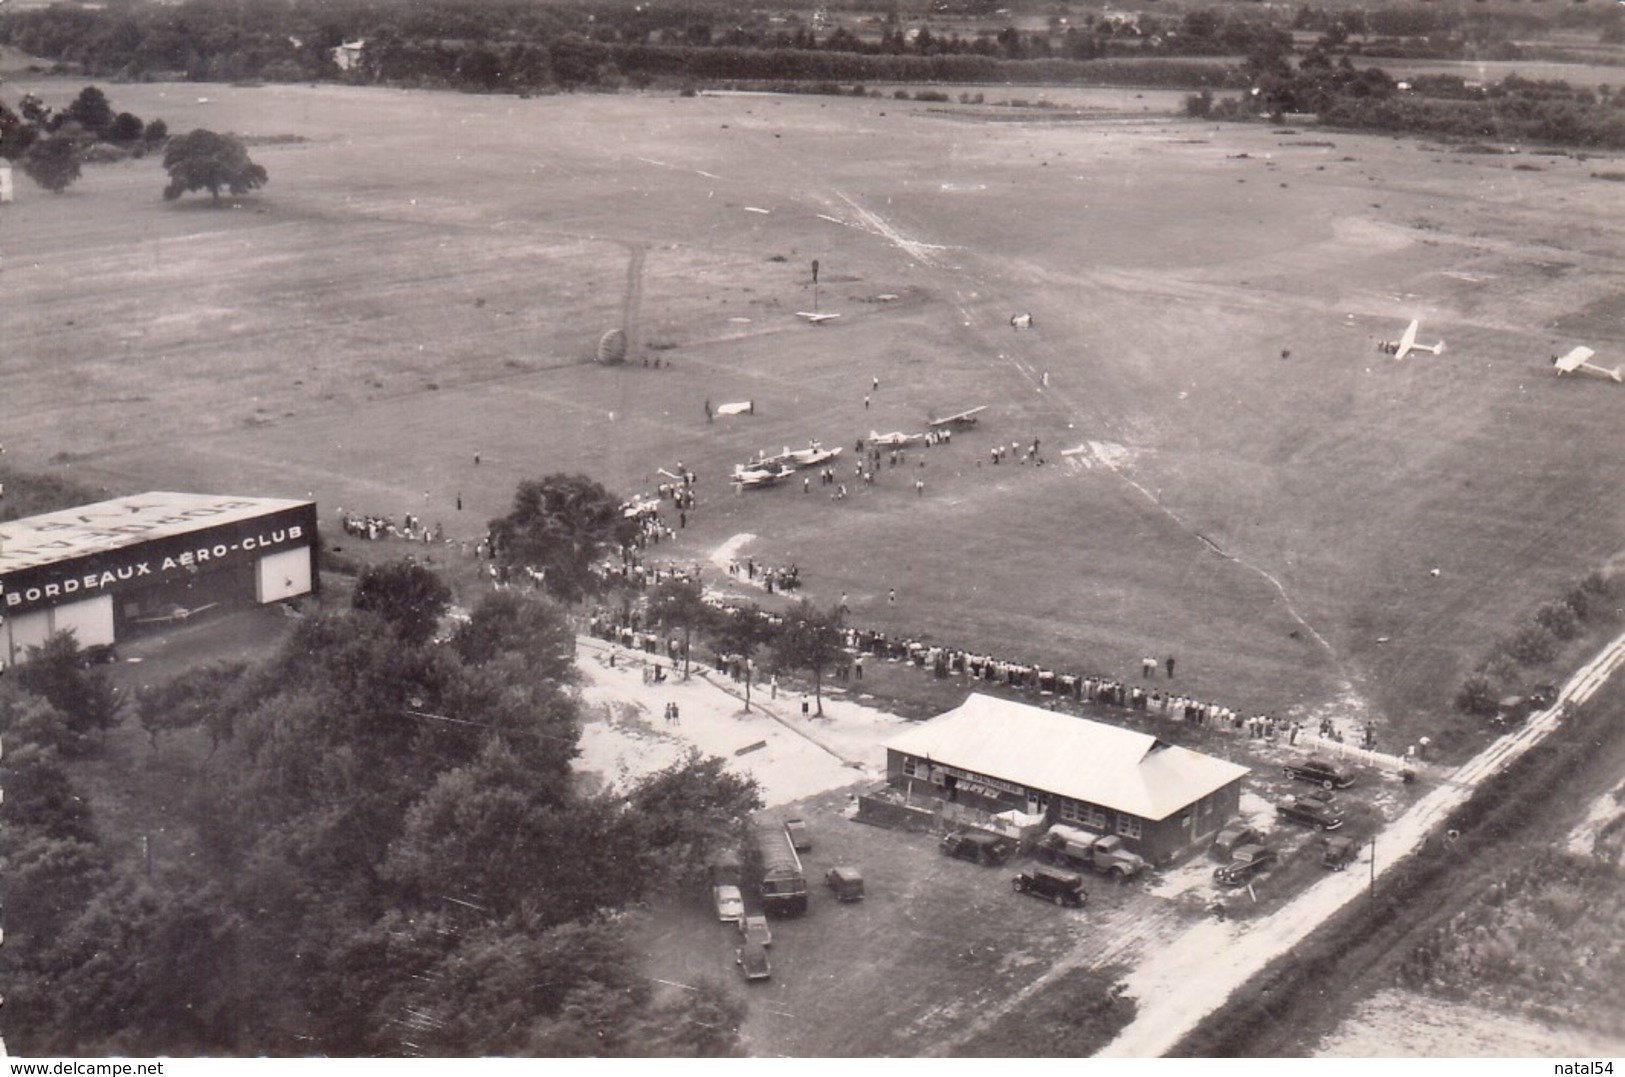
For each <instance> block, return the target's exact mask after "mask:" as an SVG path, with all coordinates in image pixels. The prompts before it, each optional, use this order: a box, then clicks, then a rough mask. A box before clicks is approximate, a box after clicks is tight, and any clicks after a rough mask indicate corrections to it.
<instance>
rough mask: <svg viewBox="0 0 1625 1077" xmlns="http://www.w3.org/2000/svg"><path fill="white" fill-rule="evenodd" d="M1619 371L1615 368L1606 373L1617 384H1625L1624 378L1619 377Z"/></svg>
mask: <svg viewBox="0 0 1625 1077" xmlns="http://www.w3.org/2000/svg"><path fill="white" fill-rule="evenodd" d="M1620 370H1621V368H1620V367H1617V366H1616V367H1615V368H1614V369H1612V370H1610V371H1608V376H1609V377H1610V378H1613V379H1614V380H1615V381H1617V382H1622V383H1625V377H1622V376H1621V375H1620Z"/></svg>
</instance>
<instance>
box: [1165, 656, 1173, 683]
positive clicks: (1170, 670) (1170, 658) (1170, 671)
mask: <svg viewBox="0 0 1625 1077" xmlns="http://www.w3.org/2000/svg"><path fill="white" fill-rule="evenodd" d="M1164 664H1165V665H1166V666H1167V667H1168V679H1169V680H1173V679H1174V656H1173V655H1169V656H1168V661H1167V662H1166V663H1164Z"/></svg>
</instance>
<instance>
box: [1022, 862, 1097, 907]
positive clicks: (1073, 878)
mask: <svg viewBox="0 0 1625 1077" xmlns="http://www.w3.org/2000/svg"><path fill="white" fill-rule="evenodd" d="M1010 888H1011V889H1012V890H1014V891H1015V892H1016V893H1018V894H1031V895H1032V896H1033V897H1039V898H1044V899H1045V900H1047V901H1053V902H1055V904H1057V905H1068V906H1071V907H1072V908H1074V909H1081V908H1083V906H1084V905H1085V904H1087V903H1088V901H1089V892H1088V891H1087V890H1085V889H1084V888H1083V876H1082V875H1078V874H1076V873H1074V872H1070V871H1056V870H1055V869H1054V868H1046V867H1035V868H1033V869H1032V870H1031V871H1024V872H1022V873H1021V874H1020V875H1017V876H1016V877H1015V878H1014V879H1011V880H1010Z"/></svg>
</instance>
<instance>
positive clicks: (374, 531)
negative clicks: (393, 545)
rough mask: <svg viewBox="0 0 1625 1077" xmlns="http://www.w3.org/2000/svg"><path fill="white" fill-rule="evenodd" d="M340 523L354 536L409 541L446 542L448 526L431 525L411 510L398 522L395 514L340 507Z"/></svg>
mask: <svg viewBox="0 0 1625 1077" xmlns="http://www.w3.org/2000/svg"><path fill="white" fill-rule="evenodd" d="M338 512H339V523H340V525H341V526H342V527H343V528H344V533H345V534H346V535H349V536H351V537H352V538H363V539H367V540H368V541H371V542H376V541H377V540H379V539H384V538H398V539H405V540H407V541H408V542H444V541H445V540H446V527H445V525H444V524H438V523H437V524H435V525H434V527H432V528H431V527H430V526H429V525H428V524H427V523H425V522H424V521H422V520H421V519H419V518H418V517H416V516H414V515H412V514H411V513H410V512H409V513H407V514H406V515H404V516H403V517H401V522H400V523H398V524H397V523H396V522H395V518H394V517H393V516H373V515H368V514H366V513H354V512H347V511H345V510H344V509H342V508H341V509H339V510H338Z"/></svg>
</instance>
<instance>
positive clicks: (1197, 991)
mask: <svg viewBox="0 0 1625 1077" xmlns="http://www.w3.org/2000/svg"><path fill="white" fill-rule="evenodd" d="M1622 663H1625V636H1620V637H1618V638H1616V639H1615V640H1614V641H1613V642H1612V643H1610V644H1609V645H1608V646H1607V647H1606V648H1604V649H1603V651H1602V652H1601V653H1600V654H1598V655H1597V656H1596V657H1595V658H1594V659H1592V660H1591V661H1590V662H1589V663H1587V664H1586V665H1585V666H1584V667H1583V668H1582V669H1581V670H1580V671H1579V672H1578V673H1576V674H1575V675H1574V676H1573V677H1572V678H1571V679H1570V680H1569V682H1568V683H1567V684H1566V685H1564V687H1563V690H1562V692H1561V694H1560V695H1559V698H1558V701H1557V702H1556V703H1555V704H1554V705H1553V706H1552V707H1551V708H1550V709H1549V710H1546V711H1543V712H1541V713H1539V714H1537V715H1535V716H1534V717H1533V718H1532V719H1531V720H1530V722H1529V723H1528V725H1526V726H1525V727H1524V728H1523V729H1521V730H1519V731H1517V732H1516V733H1513V734H1510V735H1508V736H1506V737H1503V738H1501V739H1500V740H1498V741H1496V742H1495V743H1494V744H1492V745H1491V746H1490V747H1489V748H1488V749H1486V750H1485V751H1484V752H1482V753H1480V755H1479V756H1477V757H1476V758H1474V759H1473V760H1471V761H1470V762H1469V763H1467V764H1466V765H1464V766H1463V767H1461V768H1460V770H1458V771H1457V772H1456V774H1455V776H1454V777H1453V779H1452V780H1451V781H1449V782H1446V783H1445V784H1443V785H1441V786H1440V787H1439V788H1438V789H1437V790H1435V791H1434V792H1433V793H1431V794H1429V795H1428V796H1427V797H1425V798H1423V799H1422V800H1421V801H1419V802H1418V803H1417V804H1416V806H1415V807H1414V808H1412V809H1411V810H1410V811H1409V812H1407V813H1406V814H1405V815H1404V816H1403V817H1401V818H1400V819H1398V820H1396V821H1395V822H1394V823H1393V824H1391V825H1390V826H1389V827H1387V828H1386V829H1385V830H1384V831H1383V832H1382V833H1381V834H1380V835H1379V836H1378V837H1377V839H1376V842H1375V848H1376V849H1377V853H1376V863H1375V864H1374V865H1373V864H1372V863H1370V861H1369V860H1368V861H1366V863H1365V864H1364V865H1363V866H1364V868H1365V870H1363V871H1348V872H1340V873H1334V874H1330V875H1328V876H1327V877H1326V878H1325V879H1324V880H1322V881H1321V882H1320V883H1318V884H1317V885H1315V886H1314V887H1313V888H1311V889H1310V890H1309V891H1308V892H1306V893H1305V894H1303V895H1302V896H1301V897H1299V898H1298V900H1296V901H1294V902H1293V903H1292V904H1291V905H1290V906H1288V907H1286V908H1284V909H1282V910H1281V911H1280V912H1278V913H1276V914H1274V915H1272V916H1269V917H1265V918H1263V919H1260V920H1257V921H1253V922H1249V923H1246V924H1225V923H1218V922H1208V923H1204V924H1200V925H1197V926H1195V927H1192V928H1191V929H1190V930H1189V931H1187V932H1186V933H1185V934H1184V935H1183V936H1182V937H1180V938H1178V939H1177V940H1174V941H1173V942H1172V943H1170V944H1168V945H1166V946H1164V947H1162V948H1160V949H1159V950H1158V951H1157V952H1155V953H1152V954H1150V955H1149V956H1147V958H1146V959H1145V960H1144V961H1143V962H1142V963H1141V964H1140V965H1139V966H1138V967H1136V968H1135V970H1134V972H1133V973H1132V974H1131V975H1130V976H1129V978H1128V994H1129V995H1131V996H1132V997H1134V998H1135V999H1136V1000H1137V1001H1138V1003H1139V1009H1138V1012H1137V1015H1136V1019H1135V1020H1134V1021H1133V1022H1132V1023H1131V1024H1130V1025H1129V1026H1128V1027H1127V1028H1125V1029H1124V1030H1123V1032H1122V1033H1121V1034H1120V1035H1119V1036H1118V1037H1117V1039H1116V1040H1114V1041H1113V1042H1112V1043H1110V1044H1108V1045H1107V1047H1106V1048H1105V1050H1103V1051H1102V1052H1100V1053H1101V1055H1103V1056H1106V1057H1118V1058H1124V1057H1127V1058H1150V1057H1160V1056H1162V1055H1165V1054H1167V1053H1169V1052H1170V1051H1172V1050H1173V1049H1174V1048H1175V1046H1176V1045H1177V1044H1178V1043H1179V1042H1180V1041H1181V1040H1182V1039H1183V1038H1184V1037H1185V1036H1186V1035H1187V1034H1188V1033H1190V1032H1191V1031H1192V1030H1193V1029H1195V1028H1196V1027H1197V1026H1198V1024H1199V1023H1200V1022H1201V1021H1203V1020H1204V1019H1205V1018H1206V1017H1208V1016H1209V1015H1210V1014H1212V1013H1213V1012H1214V1011H1215V1010H1217V1009H1218V1008H1219V1007H1220V1006H1221V1005H1223V1004H1224V1002H1225V1001H1226V999H1228V998H1229V997H1230V996H1231V994H1232V993H1233V992H1235V991H1236V990H1237V989H1238V988H1240V987H1241V986H1242V985H1243V984H1245V983H1246V982H1247V981H1248V980H1249V979H1250V978H1251V977H1252V976H1254V975H1255V974H1257V973H1258V972H1260V971H1261V970H1263V969H1264V967H1265V966H1266V965H1267V964H1268V963H1269V962H1270V961H1272V960H1274V959H1276V958H1278V957H1280V956H1282V955H1284V954H1286V953H1287V952H1288V951H1290V950H1291V949H1292V948H1293V947H1294V946H1296V945H1297V944H1298V943H1300V942H1302V941H1303V940H1304V938H1306V937H1307V936H1308V934H1309V933H1310V932H1311V931H1313V930H1314V929H1315V928H1316V927H1318V926H1320V925H1321V924H1322V923H1324V922H1325V921H1326V920H1327V919H1329V918H1330V917H1331V916H1333V915H1334V914H1335V913H1337V912H1338V911H1339V910H1340V909H1342V908H1343V907H1344V906H1346V905H1348V904H1349V903H1350V902H1351V901H1352V900H1353V899H1354V898H1356V897H1358V896H1359V895H1360V894H1362V893H1364V892H1366V891H1367V889H1368V887H1369V886H1370V885H1371V880H1372V879H1380V878H1381V877H1382V876H1383V875H1384V874H1385V873H1387V872H1388V871H1389V870H1390V869H1392V868H1393V867H1394V866H1395V865H1396V864H1398V863H1399V862H1400V861H1401V860H1403V859H1404V858H1405V857H1407V856H1409V855H1410V854H1412V853H1415V852H1417V851H1418V850H1419V849H1420V848H1421V847H1422V845H1423V843H1424V842H1425V841H1427V840H1428V838H1429V835H1430V834H1432V833H1433V832H1434V831H1435V830H1436V829H1437V828H1438V827H1439V826H1440V825H1441V824H1442V823H1443V822H1444V821H1445V819H1446V818H1447V817H1448V816H1449V815H1450V814H1451V812H1453V811H1454V810H1456V809H1457V808H1459V807H1460V806H1461V805H1462V804H1463V803H1465V802H1466V801H1467V800H1468V798H1469V797H1471V796H1472V794H1473V793H1474V792H1475V791H1476V790H1477V788H1478V787H1479V785H1480V784H1481V783H1483V782H1484V781H1485V780H1486V779H1487V778H1489V777H1490V776H1491V775H1494V774H1496V773H1499V772H1500V771H1501V770H1502V769H1503V768H1505V767H1506V766H1507V765H1508V764H1509V763H1511V762H1512V761H1513V760H1514V759H1517V758H1519V757H1520V756H1522V755H1523V754H1524V753H1526V752H1528V751H1529V750H1530V749H1531V748H1533V747H1534V746H1536V745H1537V744H1539V743H1541V742H1542V741H1543V740H1545V739H1546V738H1547V737H1548V736H1549V735H1550V734H1551V733H1552V731H1553V730H1554V729H1556V728H1557V726H1558V724H1559V722H1560V720H1561V717H1562V715H1563V713H1564V711H1565V709H1566V707H1568V706H1571V705H1572V706H1578V705H1580V704H1583V703H1585V702H1586V701H1587V700H1588V699H1590V698H1591V696H1592V695H1593V694H1594V693H1595V692H1596V691H1597V689H1598V688H1600V687H1601V686H1602V684H1603V683H1604V682H1606V681H1607V679H1608V678H1609V676H1611V675H1612V674H1613V673H1614V672H1615V670H1617V669H1618V668H1619V666H1620V665H1621V664H1622Z"/></svg>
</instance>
